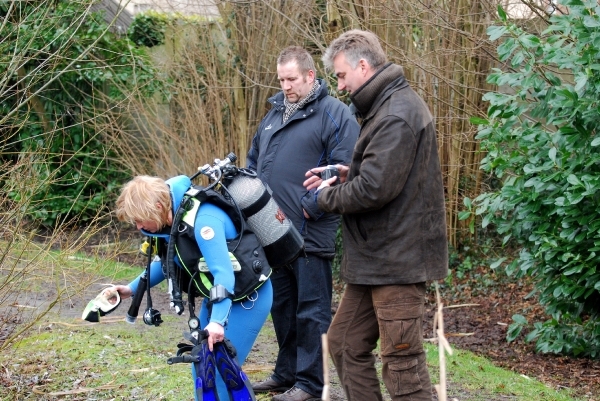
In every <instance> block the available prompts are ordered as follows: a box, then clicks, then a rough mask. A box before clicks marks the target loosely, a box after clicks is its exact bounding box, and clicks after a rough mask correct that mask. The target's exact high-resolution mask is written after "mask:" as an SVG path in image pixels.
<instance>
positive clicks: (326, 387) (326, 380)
mask: <svg viewBox="0 0 600 401" xmlns="http://www.w3.org/2000/svg"><path fill="white" fill-rule="evenodd" d="M321 352H322V353H323V393H322V395H321V400H322V401H329V345H328V343H327V333H323V334H321Z"/></svg>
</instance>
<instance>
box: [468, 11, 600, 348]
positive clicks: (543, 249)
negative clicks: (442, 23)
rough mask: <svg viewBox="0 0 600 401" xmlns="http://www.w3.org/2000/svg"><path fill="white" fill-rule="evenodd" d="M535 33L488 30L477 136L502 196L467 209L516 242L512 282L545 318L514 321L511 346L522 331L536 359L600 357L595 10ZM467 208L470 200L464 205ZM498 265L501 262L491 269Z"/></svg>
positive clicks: (599, 90)
mask: <svg viewBox="0 0 600 401" xmlns="http://www.w3.org/2000/svg"><path fill="white" fill-rule="evenodd" d="M562 3H563V5H564V6H566V7H568V14H562V13H560V12H555V13H554V14H553V15H552V16H551V18H550V25H549V27H548V28H547V29H546V30H545V31H544V32H543V33H542V34H541V35H534V34H531V33H529V32H527V31H526V30H524V29H522V28H520V27H518V26H517V25H516V24H514V23H512V22H511V21H510V20H509V19H508V18H507V16H506V14H505V12H504V11H503V10H502V8H499V16H500V19H501V22H502V24H500V25H498V26H493V27H490V28H489V29H488V34H489V36H490V39H491V40H499V42H500V44H499V46H498V48H497V50H498V55H499V58H500V60H501V61H502V62H504V63H506V64H505V66H504V67H503V68H501V69H500V68H497V69H494V71H493V72H492V73H491V74H490V75H489V77H488V82H490V83H492V84H495V85H497V86H498V87H499V88H502V89H503V90H502V91H501V92H500V91H498V92H490V93H487V94H486V95H485V97H484V99H485V100H486V101H488V102H489V105H490V106H489V109H488V116H487V119H479V118H473V119H472V122H473V123H476V124H479V125H480V127H479V132H478V138H479V139H480V140H481V147H482V149H483V150H484V151H485V152H487V154H486V156H485V158H484V159H483V162H482V168H483V169H484V170H485V171H487V172H490V173H493V174H494V175H495V176H496V177H497V178H499V179H500V180H501V181H502V185H501V188H500V189H498V190H496V191H493V192H487V193H484V194H482V195H480V196H479V197H477V198H476V199H475V200H474V202H473V205H474V206H475V207H476V209H475V210H476V214H478V215H480V216H481V218H482V225H483V226H484V227H486V226H489V227H493V228H494V229H495V230H496V231H497V232H498V233H500V234H501V235H502V236H504V244H508V243H509V242H512V243H517V244H518V246H519V247H520V248H521V252H520V257H519V258H518V259H517V260H514V261H512V262H510V263H507V264H506V266H505V267H506V270H507V272H508V273H509V274H512V275H514V276H516V277H522V276H525V275H527V276H531V277H533V279H534V281H535V283H536V290H537V293H538V296H539V300H540V302H541V304H542V305H544V306H545V309H546V312H547V313H548V314H549V316H551V319H549V320H547V321H544V322H541V321H540V322H535V323H534V324H533V327H531V326H530V325H529V323H528V322H527V321H526V320H525V318H524V317H523V316H521V315H515V316H514V317H513V319H514V323H513V325H512V326H511V327H510V329H509V333H508V339H509V340H512V339H515V338H516V337H517V336H518V334H519V333H520V332H521V330H522V329H523V328H524V327H529V328H530V329H531V330H530V332H529V334H528V335H527V337H526V338H527V340H530V341H533V340H535V341H536V347H537V350H538V351H541V352H551V353H565V354H573V355H581V356H591V357H598V356H600V270H599V267H598V266H599V264H600V253H599V251H600V215H599V213H598V212H599V210H600V152H599V150H600V148H599V146H600V136H599V135H598V131H597V130H598V127H600V61H599V60H600V8H599V6H598V3H597V1H596V0H582V1H580V0H566V1H563V2H562ZM468 203H469V201H468V200H467V204H468ZM502 262H504V260H499V261H498V262H497V263H496V265H499V264H500V263H502Z"/></svg>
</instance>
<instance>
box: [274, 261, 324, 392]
mask: <svg viewBox="0 0 600 401" xmlns="http://www.w3.org/2000/svg"><path fill="white" fill-rule="evenodd" d="M271 282H272V284H273V306H272V307H271V316H272V318H273V326H274V327H275V334H276V336H277V343H278V344H279V354H278V355H277V362H276V364H275V372H274V374H273V379H275V380H276V381H277V382H279V383H282V384H289V385H296V386H297V387H299V388H301V389H302V390H304V391H306V392H308V393H310V394H312V395H315V396H320V395H321V393H322V391H323V357H322V352H321V335H322V334H323V333H326V332H327V329H328V328H329V324H330V323H331V292H332V282H331V261H330V260H327V259H323V258H320V257H318V256H316V255H312V254H307V255H306V256H300V257H299V258H298V259H296V261H294V263H292V264H291V265H290V267H282V268H280V269H278V270H277V271H276V272H274V273H273V274H272V275H271Z"/></svg>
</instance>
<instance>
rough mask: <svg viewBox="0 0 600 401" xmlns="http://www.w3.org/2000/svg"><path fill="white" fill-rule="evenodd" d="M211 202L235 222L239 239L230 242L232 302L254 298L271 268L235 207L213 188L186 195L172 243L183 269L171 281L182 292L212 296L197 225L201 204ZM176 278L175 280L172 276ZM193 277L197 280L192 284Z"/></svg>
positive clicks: (198, 187)
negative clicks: (232, 281)
mask: <svg viewBox="0 0 600 401" xmlns="http://www.w3.org/2000/svg"><path fill="white" fill-rule="evenodd" d="M203 202H209V203H212V204H214V205H215V206H217V207H219V208H220V209H222V210H223V211H225V213H227V215H228V216H229V217H230V218H231V219H232V221H233V223H234V225H235V227H236V229H237V230H238V233H239V234H238V236H237V237H236V238H234V239H231V240H228V241H227V247H228V250H229V255H230V259H231V262H232V265H233V270H234V275H235V287H234V292H233V298H232V299H233V301H242V300H244V299H246V298H251V294H253V293H254V291H255V290H256V289H258V288H259V287H260V286H261V285H262V284H264V283H265V282H266V281H267V279H268V278H269V276H270V275H271V266H270V265H269V262H268V261H267V257H266V255H265V251H264V249H263V247H262V245H261V244H260V242H259V240H258V238H257V236H256V234H255V233H254V232H252V231H251V230H249V229H248V228H247V227H246V225H245V223H244V221H243V219H242V218H241V216H240V214H239V213H238V212H237V211H236V209H235V207H234V206H233V205H232V204H231V203H230V202H229V201H227V199H225V197H224V196H223V195H221V194H220V193H219V192H217V191H215V190H213V189H206V188H203V187H200V186H195V185H192V186H191V187H190V189H189V190H188V191H187V192H186V194H185V195H184V198H183V199H182V201H181V205H180V208H184V211H183V213H182V215H181V220H180V221H179V222H173V223H174V224H178V228H177V230H173V231H172V232H171V235H170V239H169V242H170V241H174V247H175V255H177V258H178V259H179V261H180V263H181V268H179V269H175V270H176V271H175V272H171V274H168V273H167V272H165V275H166V276H167V277H170V278H171V280H176V283H177V284H178V287H179V289H180V290H181V291H184V292H186V293H188V292H190V291H193V293H192V294H191V295H192V296H194V297H197V296H203V297H209V294H210V289H211V288H212V287H213V285H214V277H213V275H212V274H211V273H210V271H209V270H208V266H207V265H206V263H205V262H204V259H203V257H202V253H201V251H200V248H199V246H198V243H197V242H196V238H195V234H194V225H195V221H196V216H197V214H198V210H199V208H200V205H201V204H202V203H203ZM160 248H161V249H162V252H161V253H162V255H161V257H162V258H164V259H163V260H168V259H167V255H166V249H167V246H166V244H165V245H163V246H161V247H160ZM173 276H174V277H173ZM192 277H193V278H194V279H193V281H192Z"/></svg>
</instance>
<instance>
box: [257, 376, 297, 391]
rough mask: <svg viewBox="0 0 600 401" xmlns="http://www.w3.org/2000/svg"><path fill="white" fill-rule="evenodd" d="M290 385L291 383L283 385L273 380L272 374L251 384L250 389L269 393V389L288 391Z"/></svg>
mask: <svg viewBox="0 0 600 401" xmlns="http://www.w3.org/2000/svg"><path fill="white" fill-rule="evenodd" d="M291 387H292V385H285V384H281V383H279V382H277V381H275V379H273V377H272V376H269V377H268V378H267V379H266V380H264V381H261V382H259V383H253V384H252V390H254V392H255V393H269V392H271V391H272V392H275V393H283V392H284V391H288V390H289V389H290V388H291Z"/></svg>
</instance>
